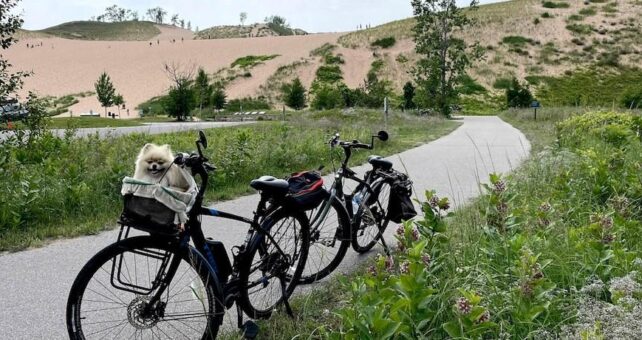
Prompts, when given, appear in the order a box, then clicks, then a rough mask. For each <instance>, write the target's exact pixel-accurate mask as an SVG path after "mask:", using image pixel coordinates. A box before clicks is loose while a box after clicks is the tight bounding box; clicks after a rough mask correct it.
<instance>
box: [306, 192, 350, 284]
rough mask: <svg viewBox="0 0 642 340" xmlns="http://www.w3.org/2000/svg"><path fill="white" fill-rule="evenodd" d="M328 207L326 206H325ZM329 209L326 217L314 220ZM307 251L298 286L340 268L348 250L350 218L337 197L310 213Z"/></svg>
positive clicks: (324, 202)
mask: <svg viewBox="0 0 642 340" xmlns="http://www.w3.org/2000/svg"><path fill="white" fill-rule="evenodd" d="M328 203H329V204H330V205H329V206H327V204H328ZM323 209H328V210H327V213H326V214H325V216H323V215H321V216H317V215H318V214H322V213H323ZM311 216H312V217H311V222H310V224H311V225H310V250H309V251H308V260H307V261H306V264H305V268H304V269H303V273H302V274H301V278H300V279H299V283H302V284H308V283H312V282H315V281H318V280H321V279H323V278H324V277H326V276H328V275H329V274H330V273H332V271H333V270H334V269H335V268H337V266H339V264H340V263H341V261H342V260H343V258H344V257H345V255H346V252H347V251H348V247H349V246H350V217H349V216H348V213H347V212H346V210H345V207H344V206H343V204H342V203H341V200H339V199H338V198H337V197H334V198H333V200H332V202H328V201H327V200H325V201H323V203H322V204H321V206H319V208H317V209H315V210H313V211H312V212H311Z"/></svg>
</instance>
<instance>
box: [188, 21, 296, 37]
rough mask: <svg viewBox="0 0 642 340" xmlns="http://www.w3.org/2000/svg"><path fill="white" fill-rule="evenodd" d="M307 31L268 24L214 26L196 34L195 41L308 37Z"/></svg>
mask: <svg viewBox="0 0 642 340" xmlns="http://www.w3.org/2000/svg"><path fill="white" fill-rule="evenodd" d="M306 34H308V33H307V32H306V31H304V30H302V29H298V28H289V27H275V26H273V25H268V24H253V25H243V26H240V25H227V26H213V27H210V28H206V29H204V30H201V31H199V32H198V33H196V38H195V39H231V38H254V37H276V36H288V35H306Z"/></svg>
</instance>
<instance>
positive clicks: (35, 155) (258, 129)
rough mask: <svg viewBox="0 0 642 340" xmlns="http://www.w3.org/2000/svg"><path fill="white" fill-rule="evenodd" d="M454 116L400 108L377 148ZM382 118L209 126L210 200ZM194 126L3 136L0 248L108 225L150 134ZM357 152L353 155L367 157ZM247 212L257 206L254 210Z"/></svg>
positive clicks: (175, 144)
mask: <svg viewBox="0 0 642 340" xmlns="http://www.w3.org/2000/svg"><path fill="white" fill-rule="evenodd" d="M456 125H457V124H456V123H454V122H450V121H444V120H438V119H420V118H418V117H413V116H407V115H393V117H392V119H391V120H390V121H389V126H388V130H389V131H390V133H391V135H392V139H391V140H390V142H387V143H385V144H378V145H377V152H378V153H383V154H391V153H395V152H398V151H401V150H404V149H407V148H411V147H413V146H415V145H417V144H419V143H422V142H426V141H429V140H431V139H434V138H436V137H438V136H441V135H442V134H444V133H446V132H448V131H451V130H452V129H453V128H454V127H455V126H456ZM382 128H384V126H383V117H382V115H381V114H380V113H378V112H363V111H358V112H356V113H353V114H349V115H344V114H342V113H341V112H339V111H332V112H320V113H311V114H302V115H299V116H297V117H295V118H293V119H292V120H291V121H289V122H285V123H281V122H278V123H277V122H264V123H257V124H253V125H246V126H242V127H232V128H222V129H211V130H207V131H206V135H207V137H208V139H209V141H210V145H211V147H210V148H209V149H208V150H207V154H208V155H209V156H210V159H211V160H212V162H213V163H214V164H216V165H217V166H218V170H217V171H216V173H215V174H214V176H212V178H211V181H212V183H211V184H212V185H211V186H210V188H211V189H210V190H209V192H208V193H207V199H208V200H220V199H229V198H233V197H235V196H238V195H241V194H245V193H248V192H250V188H249V186H248V184H249V182H250V180H252V179H254V178H256V177H259V176H261V175H265V174H271V175H275V176H285V175H287V174H289V173H291V172H294V171H298V170H302V169H311V168H317V167H318V166H319V165H322V164H324V165H326V166H327V165H329V157H330V153H329V148H328V147H327V146H326V144H325V142H326V141H327V139H328V136H330V135H331V134H332V133H334V132H337V131H339V132H341V134H342V136H345V138H358V139H363V140H366V139H367V137H368V136H369V135H370V134H371V133H373V132H376V131H377V130H379V129H382ZM195 137H196V136H195V134H194V133H193V132H182V133H172V134H163V135H154V136H149V135H144V134H133V135H128V136H124V137H118V138H115V137H113V138H107V139H99V138H98V137H97V136H92V137H87V138H80V139H74V138H71V137H67V138H57V137H54V136H53V135H52V134H49V133H45V134H43V135H42V136H41V137H39V138H34V139H32V140H31V141H30V142H20V141H17V140H9V141H5V143H4V144H3V147H2V148H0V187H2V188H3V190H2V191H0V250H16V249H22V248H24V247H27V246H30V245H34V244H38V243H39V242H41V241H42V240H45V239H47V238H52V237H59V236H74V235H81V234H88V233H95V232H98V231H100V230H102V229H104V228H109V227H110V226H112V225H113V224H114V222H115V220H116V219H117V218H118V215H119V211H120V209H121V206H120V205H121V198H120V185H121V180H122V178H123V177H125V176H127V175H131V174H132V173H133V171H134V160H135V157H136V155H137V153H138V151H139V149H140V148H141V147H142V146H143V145H144V144H145V143H148V142H153V143H158V144H169V145H171V146H172V149H173V150H174V151H176V152H178V151H187V152H189V151H191V150H193V149H194V140H195ZM366 156H367V155H366V154H365V153H359V154H357V155H356V157H355V158H354V162H355V163H358V162H364V161H365V157H366ZM248 213H250V212H248Z"/></svg>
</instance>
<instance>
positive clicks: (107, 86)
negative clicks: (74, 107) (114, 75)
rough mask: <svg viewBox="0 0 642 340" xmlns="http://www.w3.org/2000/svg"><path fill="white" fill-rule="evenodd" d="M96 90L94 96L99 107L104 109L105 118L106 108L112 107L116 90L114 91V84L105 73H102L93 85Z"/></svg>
mask: <svg viewBox="0 0 642 340" xmlns="http://www.w3.org/2000/svg"><path fill="white" fill-rule="evenodd" d="M94 88H95V89H96V96H97V97H98V101H99V102H100V105H101V106H102V107H104V108H105V116H107V108H108V107H109V106H112V105H114V95H115V93H116V90H115V89H114V84H112V83H111V79H110V78H109V75H107V72H103V73H102V74H101V75H100V77H98V81H97V82H96V83H95V84H94Z"/></svg>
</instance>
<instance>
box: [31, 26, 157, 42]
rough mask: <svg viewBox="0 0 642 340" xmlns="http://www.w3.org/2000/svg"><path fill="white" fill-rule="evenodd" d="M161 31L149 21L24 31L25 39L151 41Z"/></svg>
mask: <svg viewBox="0 0 642 340" xmlns="http://www.w3.org/2000/svg"><path fill="white" fill-rule="evenodd" d="M160 33H161V31H160V30H159V29H158V27H156V25H155V24H154V23H152V22H149V21H124V22H99V21H72V22H66V23H64V24H60V25H57V26H53V27H49V28H45V29H43V30H38V31H23V32H22V33H21V34H22V35H24V36H25V37H36V38H37V37H44V36H54V37H59V38H65V39H81V40H149V39H151V38H153V37H155V36H157V35H159V34H160Z"/></svg>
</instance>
